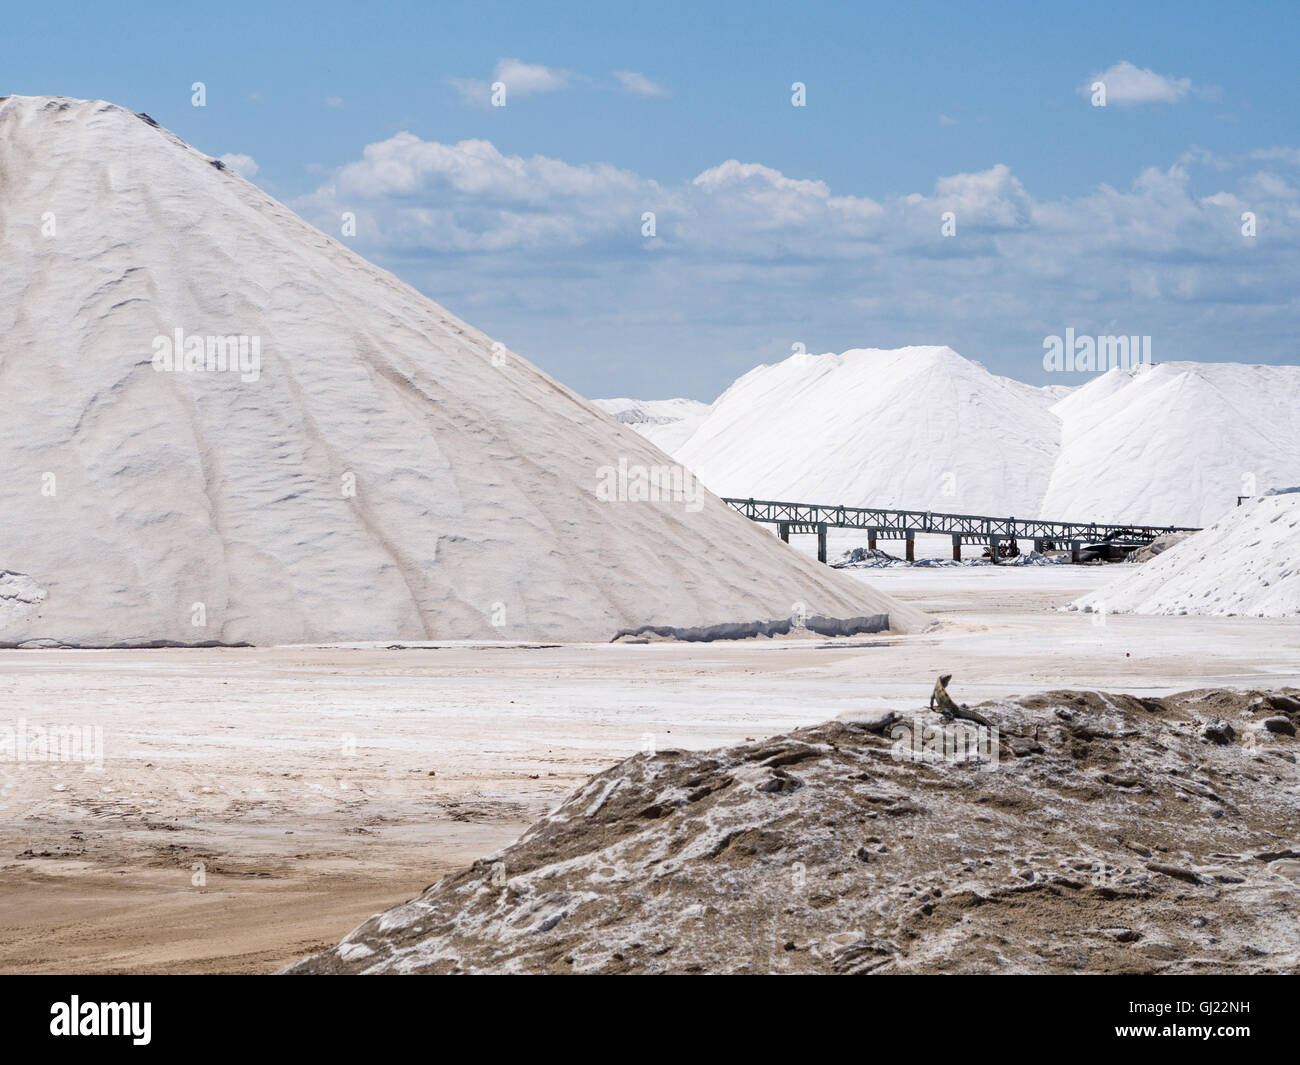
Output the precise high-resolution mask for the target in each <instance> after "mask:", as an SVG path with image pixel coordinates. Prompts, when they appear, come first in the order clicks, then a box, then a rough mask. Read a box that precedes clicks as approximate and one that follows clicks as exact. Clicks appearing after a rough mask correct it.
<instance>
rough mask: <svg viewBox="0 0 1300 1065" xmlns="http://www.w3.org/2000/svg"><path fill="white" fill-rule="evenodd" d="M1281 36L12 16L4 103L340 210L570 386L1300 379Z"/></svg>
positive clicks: (307, 204) (762, 9) (1295, 14)
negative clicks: (194, 155)
mask: <svg viewBox="0 0 1300 1065" xmlns="http://www.w3.org/2000/svg"><path fill="white" fill-rule="evenodd" d="M1298 40H1300V5H1297V4H1294V3H1278V4H1236V5H1232V6H1229V5H1226V4H1214V5H1212V4H1197V3H1182V4H1177V5H1173V4H1150V5H1145V6H1142V7H1139V6H1136V5H1132V4H1113V5H1112V4H1104V3H1097V4H1082V5H1060V6H1059V7H1057V6H1055V5H1053V6H1052V7H1051V8H1049V9H1046V10H1044V5H1041V4H1029V3H1027V4H990V5H970V4H923V3H906V4H862V5H850V4H844V3H834V4H818V3H798V4H793V3H779V4H777V3H746V4H730V3H719V4H699V3H696V4H672V3H668V4H663V3H656V4H645V5H636V4H618V5H606V6H599V5H590V4H571V5H570V4H493V3H475V4H472V5H463V4H455V5H441V4H427V3H423V4H421V3H412V4H385V5H382V7H381V9H380V10H371V9H366V8H365V7H364V6H363V5H357V4H355V3H353V4H334V3H324V4H318V5H314V6H312V7H311V8H310V9H308V8H307V7H305V6H303V7H294V8H287V9H276V8H275V7H274V5H269V4H256V5H254V4H241V3H228V4H223V5H205V6H202V7H198V6H193V5H174V4H154V3H137V4H133V5H132V6H131V8H130V11H129V15H127V16H126V17H125V18H123V17H121V16H120V15H119V16H118V17H112V16H111V15H110V14H109V13H107V11H105V10H104V9H103V8H101V7H98V6H92V5H79V4H68V5H58V6H51V7H44V8H38V7H35V6H30V5H27V6H24V7H22V8H17V7H14V6H12V5H11V8H10V10H8V11H7V12H6V28H5V37H4V40H3V41H2V42H0V57H2V58H3V64H2V65H0V71H3V79H2V80H0V92H5V93H22V94H51V95H67V96H77V97H89V98H103V99H108V100H112V101H113V102H116V103H120V104H122V105H124V106H128V107H131V108H132V109H135V110H141V111H148V112H149V113H150V114H151V115H153V117H154V118H156V119H157V120H158V121H159V122H161V123H162V124H163V125H165V126H167V127H168V128H170V129H172V130H174V131H175V132H176V133H177V134H179V135H180V136H182V137H183V138H185V139H186V140H188V141H190V142H191V143H193V144H194V145H196V146H197V147H199V148H200V149H202V150H203V151H206V152H209V153H211V154H213V155H226V156H230V157H232V158H235V161H236V163H237V165H239V166H240V167H242V168H243V169H244V171H245V173H246V174H247V175H248V176H250V178H251V179H252V180H254V181H256V182H258V183H259V184H261V185H262V186H263V187H264V188H266V189H267V190H268V191H269V192H271V193H272V194H273V195H275V196H277V197H278V198H280V199H282V200H284V201H285V202H287V203H289V204H290V205H291V206H292V207H294V208H295V209H296V210H298V211H299V212H300V213H302V214H303V215H304V216H305V217H307V218H308V219H310V220H311V221H312V222H313V223H315V224H317V225H319V226H321V228H323V229H326V230H327V231H329V232H331V233H333V234H334V235H336V236H339V235H340V234H341V231H340V217H341V216H342V214H343V213H344V212H345V211H350V212H352V213H354V214H355V215H356V217H357V233H356V234H355V236H348V237H346V238H344V239H346V241H347V243H349V244H350V245H352V246H353V247H355V248H356V249H357V250H358V251H359V252H361V253H362V254H364V255H366V256H367V257H369V258H371V259H374V260H375V261H376V262H379V263H380V264H381V265H383V266H385V267H387V268H389V269H391V270H393V271H394V272H395V273H397V274H398V275H399V276H401V277H402V278H403V279H405V280H407V281H408V282H410V283H411V284H413V285H415V286H416V287H417V288H419V289H421V290H422V291H424V292H426V293H427V294H429V295H430V296H432V297H433V298H434V299H437V300H438V301H439V302H441V303H443V304H444V305H446V306H447V307H448V308H449V309H451V310H452V311H453V312H455V313H457V314H459V315H461V316H462V317H464V318H466V319H467V320H469V321H470V322H472V323H473V324H474V325H476V326H478V327H479V328H481V329H483V330H485V331H486V332H488V333H490V334H492V335H493V336H496V337H499V338H500V339H501V340H503V341H504V342H506V343H507V344H508V345H509V346H510V347H511V348H512V349H514V350H515V351H517V352H519V353H520V354H522V355H524V356H526V357H528V358H531V359H532V360H533V361H534V362H536V363H538V364H539V365H541V366H542V367H544V368H545V369H547V370H548V371H550V372H551V373H553V374H554V375H555V376H557V377H558V378H560V379H561V380H562V381H564V382H565V383H567V384H570V385H572V386H573V387H575V388H577V389H578V390H579V391H582V392H584V393H586V394H588V395H597V396H598V395H615V394H619V395H635V396H641V397H645V398H657V397H665V396H671V395H690V396H694V397H696V398H701V399H711V398H713V397H714V396H715V395H716V394H717V393H718V392H719V391H720V390H721V389H722V388H724V387H725V386H726V385H727V384H728V383H729V382H730V381H731V380H732V379H733V378H734V377H736V376H737V375H738V374H740V373H743V372H744V371H745V370H747V369H749V368H751V367H752V366H754V365H756V364H758V363H761V362H772V361H776V360H778V359H780V358H783V357H784V356H786V355H788V354H789V352H790V350H791V346H792V345H793V344H796V343H802V344H804V345H805V346H806V348H807V349H808V350H810V351H827V350H842V349H844V348H848V347H857V346H897V345H902V344H907V343H946V344H950V345H952V346H953V347H954V348H956V349H957V350H958V351H960V352H962V353H963V354H965V355H968V356H970V357H972V358H977V359H980V360H981V361H983V362H984V363H986V364H987V365H988V366H989V367H990V368H991V369H993V370H995V371H997V372H1001V373H1006V374H1008V375H1010V376H1013V377H1017V378H1020V379H1023V380H1030V381H1035V382H1038V383H1057V381H1056V378H1057V377H1058V376H1059V375H1051V374H1048V373H1047V372H1046V371H1045V370H1044V369H1043V366H1042V362H1041V360H1042V351H1043V347H1042V345H1043V339H1044V337H1045V336H1048V335H1051V334H1063V333H1064V331H1065V329H1066V328H1067V327H1068V328H1073V329H1074V330H1075V331H1076V333H1078V334H1094V335H1095V334H1103V333H1125V334H1145V335H1150V336H1152V338H1153V343H1152V347H1153V351H1154V355H1155V358H1156V359H1157V360H1170V359H1178V358H1189V359H1216V360H1220V359H1221V360H1239V361H1250V362H1297V361H1300V350H1298V349H1297V345H1296V340H1295V338H1296V335H1297V328H1296V327H1297V325H1298V324H1300V289H1298V286H1297V284H1296V282H1297V280H1298V279H1300V275H1298V273H1297V271H1298V270H1300V254H1298V253H1300V128H1298V126H1300V111H1298V108H1297V100H1298V99H1300V92H1298V91H1297V90H1298V89H1300V84H1298V82H1300V78H1297V75H1296V67H1297V64H1296V60H1295V46H1296V42H1297V41H1298ZM1098 76H1102V77H1103V78H1104V80H1105V81H1106V83H1107V85H1108V89H1109V99H1108V101H1107V106H1106V107H1094V106H1093V105H1092V102H1091V99H1090V95H1089V91H1088V86H1090V85H1091V83H1092V82H1093V81H1094V80H1095V79H1096V78H1097V77H1098ZM195 81H202V82H204V84H205V86H206V92H207V99H206V106H204V107H194V106H192V104H191V88H190V87H191V85H192V83H193V82H195ZM494 81H504V83H505V84H506V87H507V102H506V106H505V107H492V106H490V100H489V99H488V97H489V96H490V88H489V86H490V85H491V84H492V83H493V82H494ZM796 81H800V82H803V83H804V84H805V85H806V86H807V106H806V107H793V106H792V105H791V86H792V84H793V83H794V82H796ZM254 167H255V168H256V169H255V170H254ZM646 211H652V212H654V214H655V222H656V232H655V235H654V236H653V237H647V236H645V235H643V233H642V216H643V214H644V213H645V212H646ZM945 211H951V212H952V213H953V214H954V216H955V224H956V233H955V235H953V236H951V237H943V236H941V233H940V227H941V217H942V215H943V214H944V212H945ZM1245 212H1251V213H1252V214H1254V215H1255V216H1256V226H1257V231H1256V235H1255V236H1254V237H1248V236H1245V235H1244V234H1243V233H1242V232H1241V225H1242V222H1241V215H1242V214H1243V213H1245ZM1059 383H1078V382H1077V381H1066V380H1061V381H1060V382H1059Z"/></svg>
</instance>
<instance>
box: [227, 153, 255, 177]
mask: <svg viewBox="0 0 1300 1065" xmlns="http://www.w3.org/2000/svg"><path fill="white" fill-rule="evenodd" d="M217 158H219V159H220V160H221V162H223V163H225V164H226V166H228V167H230V169H231V170H233V171H234V172H235V173H236V174H238V175H239V176H240V177H244V178H252V177H253V176H254V175H256V173H257V171H258V165H257V160H256V159H254V158H253V157H252V156H251V155H239V154H235V153H231V154H227V155H221V156H218V157H217Z"/></svg>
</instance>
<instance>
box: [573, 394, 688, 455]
mask: <svg viewBox="0 0 1300 1065" xmlns="http://www.w3.org/2000/svg"><path fill="white" fill-rule="evenodd" d="M591 402H592V403H594V404H595V405H596V406H597V407H599V408H600V409H601V410H603V411H604V412H605V413H606V414H609V415H612V416H613V418H614V420H615V421H617V422H621V423H622V424H623V425H626V426H628V427H629V428H632V429H635V430H636V431H637V432H638V433H640V434H641V435H642V436H644V437H645V438H646V439H647V440H649V441H650V442H651V443H652V444H654V445H655V446H656V447H659V448H661V449H663V450H664V451H666V452H668V453H669V454H672V453H673V451H675V450H676V449H677V448H679V447H681V446H682V444H684V443H686V441H687V440H689V439H690V438H691V435H692V434H693V433H694V432H695V430H696V429H698V428H699V427H700V423H701V422H703V421H704V419H705V417H707V416H708V413H709V409H710V406H711V404H708V403H701V402H700V401H699V400H695V399H593V400H592V401H591Z"/></svg>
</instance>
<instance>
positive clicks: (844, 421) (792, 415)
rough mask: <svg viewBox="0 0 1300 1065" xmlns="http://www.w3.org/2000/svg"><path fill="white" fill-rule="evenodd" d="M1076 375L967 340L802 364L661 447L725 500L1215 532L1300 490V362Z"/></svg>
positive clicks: (804, 358)
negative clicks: (1035, 375) (1223, 522)
mask: <svg viewBox="0 0 1300 1065" xmlns="http://www.w3.org/2000/svg"><path fill="white" fill-rule="evenodd" d="M1058 376H1060V377H1061V378H1062V379H1063V380H1062V384H1061V385H1052V386H1049V387H1046V388H1035V387H1032V386H1030V385H1026V384H1022V383H1020V382H1018V381H1013V380H1010V379H1008V378H1005V377H997V376H995V375H993V374H990V373H989V372H988V371H987V370H985V369H984V368H983V367H982V366H980V365H979V364H978V363H975V362H971V361H969V360H967V359H964V358H962V357H961V356H960V355H958V354H957V353H956V352H954V351H952V350H951V349H950V348H922V347H915V348H901V349H899V350H897V351H877V350H854V351H846V352H845V353H844V354H842V355H833V354H829V355H795V356H792V357H791V358H789V359H786V360H785V361H784V362H781V363H777V364H775V365H771V366H760V367H758V368H757V369H754V370H751V371H750V372H749V373H747V374H745V375H744V376H743V377H741V378H739V379H738V380H737V381H736V382H735V383H734V384H732V386H731V387H730V388H729V389H728V390H727V391H726V392H724V393H723V394H722V396H721V397H720V398H719V399H718V400H717V402H716V403H714V404H713V406H712V408H711V409H709V410H708V412H707V414H706V415H705V416H704V418H703V419H702V421H701V422H700V424H699V427H698V428H697V429H696V430H695V431H694V432H693V433H692V434H691V435H690V436H689V437H687V438H686V439H685V442H684V443H682V444H681V445H680V446H677V447H676V448H674V447H673V445H672V443H671V441H670V440H669V439H666V438H665V439H661V440H659V442H660V443H661V445H662V446H664V447H665V448H667V449H668V450H669V451H670V452H671V453H672V454H673V455H674V456H675V457H677V458H680V459H681V460H682V461H683V462H685V463H686V464H687V465H688V466H690V467H692V468H693V469H694V470H695V471H696V472H697V473H698V474H699V475H700V477H701V478H702V479H703V480H704V483H705V484H706V485H708V486H709V487H710V488H712V489H713V490H714V491H716V492H718V493H719V494H721V495H728V496H739V497H742V498H749V497H754V498H758V499H779V500H788V501H793V502H801V503H822V504H831V505H844V506H859V507H902V508H909V509H914V510H935V511H956V512H959V513H960V512H964V513H973V514H989V515H993V516H996V517H1007V516H1014V517H1022V518H1048V519H1053V520H1058V521H1085V522H1087V521H1096V522H1107V523H1109V522H1135V523H1150V524H1154V525H1180V526H1191V527H1201V526H1204V525H1207V524H1209V523H1210V522H1212V521H1215V520H1217V519H1218V518H1220V517H1222V516H1223V515H1224V514H1225V513H1226V512H1227V511H1228V510H1230V509H1232V507H1233V506H1234V505H1235V504H1236V500H1237V496H1239V495H1254V494H1256V492H1257V491H1258V487H1262V486H1264V485H1268V484H1290V483H1294V482H1295V481H1296V480H1300V434H1297V433H1296V432H1294V425H1295V397H1296V396H1300V366H1251V365H1246V364H1239V363H1195V362H1169V363H1159V364H1156V365H1154V366H1150V365H1148V366H1142V367H1138V368H1136V369H1134V370H1131V371H1128V370H1118V369H1116V370H1110V371H1109V372H1107V373H1104V374H1101V375H1099V376H1096V377H1092V378H1084V377H1083V376H1081V375H1076V374H1061V375H1058ZM1066 386H1072V387H1066ZM618 402H619V403H620V404H622V405H624V406H629V405H630V406H633V407H635V403H634V401H628V400H620V401H618ZM629 424H632V425H633V428H637V429H641V428H642V425H641V424H638V423H635V422H634V421H632V420H629ZM1257 486H1258V487H1257Z"/></svg>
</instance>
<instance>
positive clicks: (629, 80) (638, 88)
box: [614, 70, 668, 96]
mask: <svg viewBox="0 0 1300 1065" xmlns="http://www.w3.org/2000/svg"><path fill="white" fill-rule="evenodd" d="M614 77H615V78H617V79H618V83H619V84H620V85H622V86H623V88H624V89H626V90H627V91H628V92H630V93H632V94H633V95H635V96H667V95H668V90H667V89H665V88H664V87H663V86H662V85H657V84H656V83H655V82H653V81H651V80H650V79H649V78H647V77H646V76H645V75H644V74H638V73H637V72H636V71H634V70H616V71H614Z"/></svg>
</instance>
